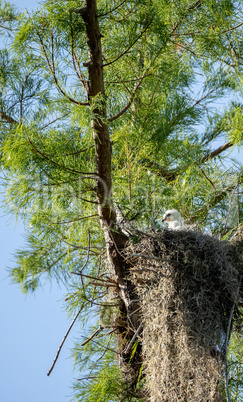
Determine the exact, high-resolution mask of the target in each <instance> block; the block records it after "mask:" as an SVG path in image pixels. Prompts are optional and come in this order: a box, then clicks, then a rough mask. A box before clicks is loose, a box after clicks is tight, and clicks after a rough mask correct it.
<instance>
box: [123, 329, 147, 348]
mask: <svg viewBox="0 0 243 402" xmlns="http://www.w3.org/2000/svg"><path fill="white" fill-rule="evenodd" d="M142 327H143V323H142V322H141V324H140V325H139V327H138V329H137V331H136V332H135V334H134V335H133V337H132V339H131V342H130V343H129V344H128V345H127V347H126V348H125V349H124V351H123V353H124V354H126V353H128V352H129V351H130V350H131V347H132V345H133V344H134V342H135V339H136V338H137V336H138V335H139V334H140V332H141V330H142Z"/></svg>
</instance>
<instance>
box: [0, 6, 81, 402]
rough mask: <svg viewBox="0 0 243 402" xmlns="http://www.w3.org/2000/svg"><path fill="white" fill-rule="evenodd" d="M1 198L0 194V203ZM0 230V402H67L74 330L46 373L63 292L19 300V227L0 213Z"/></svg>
mask: <svg viewBox="0 0 243 402" xmlns="http://www.w3.org/2000/svg"><path fill="white" fill-rule="evenodd" d="M15 4H16V6H17V7H18V8H21V9H25V8H27V9H28V10H31V9H35V8H36V6H37V4H38V2H37V1H31V0H28V1H24V0H16V1H15ZM1 190H2V189H0V191H1ZM2 200H3V197H2V195H1V196H0V205H2ZM0 229H1V230H0V241H1V263H0V317H1V332H0V356H1V365H0V384H1V386H0V400H1V401H3V402H16V401H19V402H54V401H55V402H68V401H69V400H70V399H71V395H72V388H71V386H72V381H73V377H74V373H73V364H72V360H71V359H70V358H69V356H70V350H71V348H72V346H73V342H74V340H76V339H77V338H78V336H79V333H78V329H77V327H76V328H75V327H74V328H73V329H72V331H71V334H70V335H69V338H68V339H67V341H66V343H65V345H64V347H63V349H62V351H61V354H60V356H59V359H58V361H57V364H56V366H55V368H54V370H53V372H52V374H51V375H50V377H47V375H46V373H47V372H48V370H49V368H50V366H51V364H52V361H53V359H54V357H55V354H56V351H57V349H58V347H59V344H60V342H61V340H62V338H63V336H64V335H65V333H66V330H67V328H68V327H69V324H70V319H68V317H67V314H66V312H65V311H64V309H63V301H62V299H63V297H64V294H65V289H60V288H59V287H58V286H57V285H56V284H55V283H53V284H52V286H51V285H49V284H48V283H47V284H46V285H45V286H44V288H43V289H41V290H39V291H37V292H36V293H35V294H34V295H33V294H32V295H27V296H25V295H23V294H22V293H21V291H20V289H19V288H18V287H17V286H16V285H13V284H11V279H10V278H9V276H8V271H7V270H6V267H12V266H13V261H14V260H13V253H14V251H15V250H16V249H17V248H20V247H21V246H22V245H23V244H24V239H23V234H24V226H23V224H21V223H19V224H18V225H16V224H15V222H13V221H12V222H11V221H10V217H9V216H6V215H4V212H3V210H2V209H0Z"/></svg>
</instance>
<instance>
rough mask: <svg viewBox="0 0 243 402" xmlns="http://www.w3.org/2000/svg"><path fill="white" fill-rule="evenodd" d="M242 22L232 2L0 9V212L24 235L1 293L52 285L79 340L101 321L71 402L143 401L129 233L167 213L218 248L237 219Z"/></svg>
mask: <svg viewBox="0 0 243 402" xmlns="http://www.w3.org/2000/svg"><path fill="white" fill-rule="evenodd" d="M242 14H243V13H242V5H241V2H237V1H230V0H220V1H217V0H210V1H201V0H199V1H188V0H180V1H177V2H173V1H170V0H166V1H161V0H134V1H106V0H99V1H96V0H85V2H84V3H83V2H79V1H77V0H74V1H72V0H71V1H58V2H57V1H55V0H48V1H45V3H44V4H43V6H42V7H41V8H40V9H39V10H38V11H36V12H34V13H33V14H31V15H29V14H24V15H18V14H17V13H16V12H15V11H14V9H13V8H12V7H11V6H10V5H9V4H8V3H4V4H1V18H2V21H3V23H2V26H3V29H2V31H3V35H5V38H6V40H5V43H6V46H5V48H2V49H1V51H0V66H1V67H0V71H1V73H0V77H1V100H0V102H1V107H0V116H1V164H2V167H3V169H4V170H3V171H4V184H5V186H6V204H7V208H8V211H10V212H11V213H12V214H14V215H16V216H17V217H19V218H21V219H23V220H25V221H26V222H27V224H28V227H29V230H28V234H27V235H28V238H27V248H26V249H25V250H21V251H18V252H17V253H16V266H15V267H14V268H13V269H12V277H13V281H14V282H16V283H18V284H20V286H21V288H22V290H23V291H24V292H28V291H34V290H35V289H36V288H37V287H38V286H39V285H40V283H41V281H43V279H44V278H45V277H48V278H55V279H56V280H58V281H62V282H63V283H64V285H65V286H67V288H68V292H69V293H68V296H67V297H66V300H67V308H68V309H69V311H70V313H72V314H74V315H75V314H76V315H77V317H78V318H79V320H80V322H81V323H83V325H86V328H87V325H88V324H87V321H89V322H90V317H92V316H93V317H95V318H96V319H97V315H98V314H99V312H100V315H101V316H102V317H103V316H104V315H108V318H109V317H110V316H111V318H110V319H108V323H107V321H106V323H104V322H103V319H102V317H101V320H100V325H101V326H100V331H99V332H98V333H97V334H96V336H95V337H94V338H92V340H89V339H88V342H87V343H85V342H83V344H82V345H83V346H82V345H80V343H79V344H77V345H76V346H75V349H74V356H75V359H76V364H77V366H78V367H79V368H80V370H82V368H83V367H85V368H86V370H87V367H89V368H90V374H89V375H88V379H87V382H85V385H84V386H82V382H80V381H77V384H76V397H77V399H78V400H80V401H81V400H82V401H84V400H85V401H93V400H99V401H108V400H114V401H115V400H131V401H132V400H134V401H135V400H144V398H145V394H144V392H143V382H144V375H143V361H142V360H141V356H142V352H141V343H139V342H138V341H137V340H135V342H134V343H133V342H132V339H133V336H134V334H136V331H138V330H139V326H140V318H139V314H138V308H139V307H138V303H137V293H136V292H137V291H136V288H135V286H134V283H133V282H132V281H131V279H130V275H129V272H130V265H129V263H128V261H127V260H126V258H125V256H124V253H123V251H124V248H125V247H126V245H127V241H128V238H131V237H132V236H131V234H134V233H135V231H136V230H140V231H147V230H148V229H151V228H156V227H157V226H160V221H161V218H162V215H163V212H164V211H165V210H166V209H168V208H176V209H178V210H179V211H180V212H181V214H182V215H183V217H184V218H185V219H187V222H188V223H190V224H194V223H196V224H197V225H198V226H199V227H202V228H203V229H204V230H205V231H210V232H211V233H212V234H213V235H215V236H218V237H220V238H230V237H231V236H232V234H234V232H235V231H236V229H237V227H238V226H239V225H240V222H241V221H242V214H243V211H242V195H241V185H242V177H243V176H242V166H241V165H240V164H239V163H238V162H237V161H233V160H230V159H229V158H228V154H229V152H230V151H231V150H232V149H233V148H234V147H235V146H236V145H237V146H240V145H241V144H242V139H243V136H242V132H243V130H242V129H243V118H242V100H241V94H242V77H241V75H242V67H243V63H242V57H241V53H242V39H241V37H242V26H243V23H242V16H243V15H242ZM13 27H14V29H13ZM222 105H223V106H222ZM134 228H135V229H134ZM135 237H136V236H135ZM134 241H137V239H136V238H135V239H134ZM110 308H111V311H110ZM100 310H101V311H100ZM114 317H115V318H114ZM95 318H94V319H95ZM92 326H94V322H93V321H92V325H91V327H92ZM94 327H95V328H90V335H91V333H92V330H94V329H97V326H94ZM104 327H106V328H104ZM88 338H89V336H88ZM117 338H118V339H119V345H120V346H119V348H117V347H116V343H117ZM81 343H82V341H81ZM125 344H126V345H127V344H128V345H129V344H130V345H131V348H130V349H129V350H128V351H126V353H124V348H125V346H124V345H125ZM97 353H100V358H97ZM118 355H120V357H119V358H120V359H121V360H122V365H123V367H127V369H128V370H129V381H128V380H127V378H128V377H127V376H126V374H125V381H124V375H123V376H122V375H121V372H120V370H119V368H118V364H117V360H118V358H117V359H116V358H115V359H114V356H118ZM95 359H96V363H95ZM237 376H238V377H239V376H240V374H239V371H238V372H237ZM238 377H237V378H238ZM128 383H129V384H128ZM232 389H234V391H232V392H236V391H235V387H233V388H232ZM237 392H238V391H237ZM238 395H239V394H238Z"/></svg>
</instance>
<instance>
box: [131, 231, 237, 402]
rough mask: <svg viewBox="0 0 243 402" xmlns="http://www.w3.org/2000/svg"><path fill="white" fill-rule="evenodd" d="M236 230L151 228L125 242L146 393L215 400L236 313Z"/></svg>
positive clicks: (162, 397)
mask: <svg viewBox="0 0 243 402" xmlns="http://www.w3.org/2000/svg"><path fill="white" fill-rule="evenodd" d="M242 244H243V233H242V232H241V231H239V232H238V234H237V235H236V236H235V238H234V240H233V241H232V242H222V241H219V240H217V239H215V238H213V237H211V236H208V235H205V234H202V233H200V232H196V231H187V230H181V231H170V230H163V231H162V232H151V233H147V234H143V235H141V238H140V239H139V242H137V243H136V244H134V243H130V245H129V246H128V248H127V249H126V258H127V259H128V260H129V262H130V264H131V265H132V268H131V280H132V281H133V283H134V284H135V285H136V288H137V293H138V295H139V299H140V306H141V320H142V321H143V336H142V349H143V354H144V361H145V374H146V383H147V388H148V393H149V395H150V400H151V401H154V402H155V401H156V402H157V401H168V402H171V401H212V400H216V394H217V392H218V384H219V381H220V379H221V378H222V375H223V371H224V363H225V354H226V353H227V344H228V341H229V336H230V331H231V329H232V325H233V324H234V325H235V324H236V323H237V320H238V319H239V312H238V303H239V300H240V298H241V296H242V292H243V284H242V286H241V275H242V273H243V259H242V254H241V253H240V249H241V248H242Z"/></svg>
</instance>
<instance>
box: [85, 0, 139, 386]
mask: <svg viewBox="0 0 243 402" xmlns="http://www.w3.org/2000/svg"><path fill="white" fill-rule="evenodd" d="M79 12H80V14H81V16H82V18H83V20H84V22H85V25H86V33H87V38H88V42H87V43H88V47H89V60H88V62H87V63H86V64H85V65H86V66H87V67H88V73H89V86H88V99H89V104H90V107H91V108H92V111H93V116H94V117H93V120H92V130H93V138H94V143H95V158H96V176H97V179H96V194H97V201H98V214H99V218H100V223H101V227H102V230H103V232H104V237H105V241H106V248H107V260H108V261H109V264H110V267H111V270H112V272H113V273H115V275H116V279H117V282H118V284H119V296H120V299H121V307H120V314H121V318H122V321H124V322H125V323H126V324H125V326H121V327H120V329H118V331H119V332H120V334H121V335H120V336H121V338H122V339H121V340H120V341H121V342H120V343H121V344H122V345H123V346H122V349H124V347H125V346H124V345H125V343H127V342H129V339H131V337H132V336H133V334H134V333H135V332H136V330H137V329H138V327H139V324H140V322H139V317H138V314H137V313H136V311H137V310H138V305H137V301H136V300H137V296H136V291H135V286H134V285H133V284H132V283H131V281H130V280H129V279H128V278H127V276H128V274H129V266H128V265H127V263H126V262H125V260H124V258H123V257H122V254H121V251H122V250H123V249H124V247H125V244H126V241H127V237H126V236H125V235H124V234H123V233H122V232H121V231H120V230H119V228H118V227H116V212H115V210H114V208H113V207H112V182H111V154H112V150H111V142H110V135H109V128H108V125H107V121H106V100H105V88H104V78H103V60H102V48H101V33H100V30H99V23H98V16H97V6H96V0H86V1H85V7H84V8H83V9H81V10H79ZM95 105H96V106H95ZM133 300H135V301H133ZM120 352H121V357H122V363H123V365H125V366H128V368H126V369H125V371H127V372H129V378H130V383H131V387H132V388H133V386H134V388H135V386H136V382H137V378H138V375H139V372H140V368H141V364H142V362H141V361H140V360H141V353H140V352H141V350H140V348H138V350H137V352H136V353H135V354H134V355H133V358H132V360H131V352H130V353H127V354H125V355H124V354H123V353H122V351H120Z"/></svg>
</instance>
